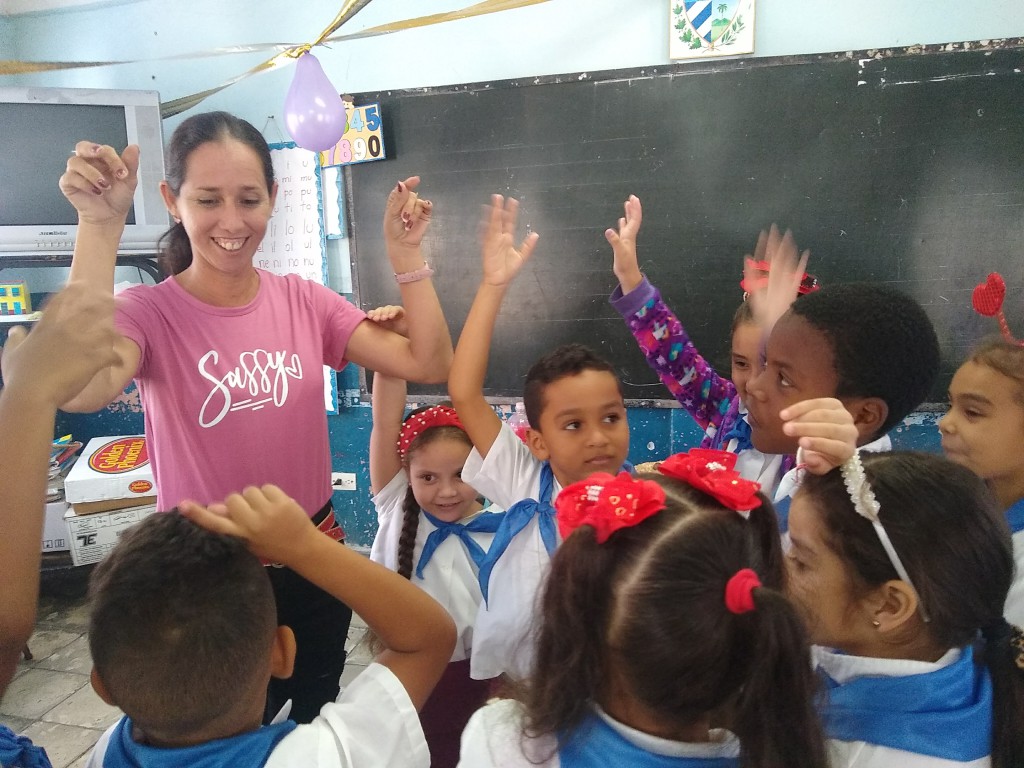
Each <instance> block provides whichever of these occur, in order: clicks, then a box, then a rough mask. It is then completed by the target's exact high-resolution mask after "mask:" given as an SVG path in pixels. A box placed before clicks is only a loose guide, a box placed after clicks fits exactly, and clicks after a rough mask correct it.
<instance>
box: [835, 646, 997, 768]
mask: <svg viewBox="0 0 1024 768" xmlns="http://www.w3.org/2000/svg"><path fill="white" fill-rule="evenodd" d="M821 676H822V678H823V679H824V682H825V685H826V688H827V690H826V691H825V692H824V694H823V696H822V699H821V701H820V702H819V711H820V713H821V715H822V719H823V721H824V724H825V732H826V733H827V734H828V736H829V738H832V739H838V740H840V741H863V742H867V743H868V744H876V745H878V746H882V747H889V748H891V749H901V750H903V751H905V752H913V753H914V754H918V755H928V756H930V757H941V758H945V759H947V760H957V761H961V762H969V761H971V760H980V759H981V758H983V757H987V756H988V755H989V754H990V753H991V751H992V680H991V678H990V677H989V673H988V670H987V669H985V668H983V667H980V666H976V665H975V663H974V654H973V651H972V649H971V647H970V646H968V647H967V648H964V649H963V651H962V652H961V654H960V659H959V660H957V661H956V662H954V663H953V664H950V665H949V666H948V667H943V668H942V669H937V670H935V671H934V672H926V673H924V674H920V675H906V676H904V677H881V676H876V675H871V676H865V677H861V678H857V679H856V680H851V681H849V682H847V683H843V684H839V683H836V682H835V681H834V680H832V678H830V677H829V676H828V675H827V674H825V673H824V672H821Z"/></svg>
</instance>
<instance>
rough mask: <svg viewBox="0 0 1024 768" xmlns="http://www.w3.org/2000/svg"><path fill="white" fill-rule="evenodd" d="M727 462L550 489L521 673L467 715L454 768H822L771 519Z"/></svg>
mask: <svg viewBox="0 0 1024 768" xmlns="http://www.w3.org/2000/svg"><path fill="white" fill-rule="evenodd" d="M735 463H736V455H735V454H732V453H727V452H723V451H712V450H702V449H694V450H693V451H691V452H690V453H689V454H678V455H676V456H672V457H670V458H669V459H666V460H665V461H664V462H662V463H661V464H660V465H659V471H658V472H650V473H641V474H640V475H638V477H637V478H632V477H630V476H629V475H628V474H626V473H621V474H619V475H618V476H617V477H613V476H611V475H608V474H596V475H592V476H590V477H589V478H587V479H586V480H583V481H580V482H577V483H574V484H572V485H570V486H568V487H566V488H565V489H563V490H562V492H561V494H559V496H558V498H557V499H556V501H555V506H556V508H557V521H558V525H559V528H560V531H561V533H562V536H563V537H564V542H563V543H562V545H561V546H560V547H559V548H558V550H556V552H555V554H554V556H553V557H552V560H551V571H550V575H549V577H548V579H547V583H546V587H545V590H544V594H543V601H542V605H541V623H540V627H539V632H538V645H537V654H536V660H535V665H534V670H533V674H532V676H531V677H530V679H529V681H528V682H527V683H526V684H525V686H524V688H523V690H522V692H521V695H520V696H519V697H518V699H516V700H504V701H496V702H492V703H490V704H488V705H487V706H486V707H484V708H483V709H481V710H480V711H479V712H477V713H476V714H475V715H474V716H473V718H472V719H471V720H470V722H469V725H468V726H467V728H466V732H465V733H464V734H463V743H462V761H461V763H460V765H462V766H466V767H467V768H469V767H470V766H472V768H487V767H488V766H504V767H508V768H516V767H518V766H523V767H524V768H525V767H526V766H546V768H558V766H561V767H562V768H588V767H589V766H606V765H615V766H619V765H628V766H640V767H642V766H647V765H655V766H663V767H665V768H667V767H668V766H679V768H683V767H684V766H685V767H686V768H698V767H701V766H706V767H707V768H711V767H712V766H713V767H715V768H730V767H736V768H738V766H740V765H743V766H744V767H745V768H769V767H771V768H777V767H778V766H801V768H819V767H823V766H825V765H826V761H825V746H824V741H823V738H822V735H821V731H820V726H819V723H818V720H817V718H816V716H815V713H814V708H813V703H812V696H813V691H814V676H813V672H812V669H811V665H810V652H809V648H808V645H807V642H806V639H805V634H804V630H803V626H802V624H801V622H800V620H799V618H798V617H797V614H796V612H795V611H794V610H793V608H792V606H791V605H790V603H789V602H788V601H787V600H786V599H785V598H784V597H783V595H782V594H781V593H780V592H779V588H780V586H781V582H782V568H783V566H782V552H781V543H780V542H781V539H780V536H779V530H778V527H777V523H776V517H775V513H774V511H773V510H772V507H771V504H770V503H768V501H767V500H766V499H765V497H764V496H763V495H762V494H761V493H760V490H759V489H760V486H759V485H758V484H757V483H756V482H752V481H749V480H745V479H743V478H742V477H740V475H739V473H737V472H736V471H735ZM716 726H724V727H716Z"/></svg>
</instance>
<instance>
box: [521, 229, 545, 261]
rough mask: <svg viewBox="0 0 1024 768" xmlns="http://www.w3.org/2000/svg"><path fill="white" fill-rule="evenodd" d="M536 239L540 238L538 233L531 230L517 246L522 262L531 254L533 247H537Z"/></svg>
mask: <svg viewBox="0 0 1024 768" xmlns="http://www.w3.org/2000/svg"><path fill="white" fill-rule="evenodd" d="M538 240H540V235H539V234H537V233H536V232H531V233H530V234H528V235H527V236H526V237H525V238H523V242H522V244H521V245H520V246H519V256H520V257H521V258H522V260H523V261H524V262H525V261H527V260H528V259H529V258H530V256H532V255H533V249H534V248H536V247H537V241H538Z"/></svg>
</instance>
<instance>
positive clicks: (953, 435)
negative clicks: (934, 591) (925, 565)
mask: <svg viewBox="0 0 1024 768" xmlns="http://www.w3.org/2000/svg"><path fill="white" fill-rule="evenodd" d="M939 432H940V433H941V435H942V450H943V452H944V453H945V454H946V457H947V458H949V459H950V460H951V461H955V462H956V463H957V464H962V465H963V466H965V467H967V468H968V469H971V470H973V471H974V472H975V473H976V474H977V475H978V476H979V477H981V478H982V479H983V480H985V482H986V483H987V484H988V487H989V488H990V489H991V491H992V493H993V495H994V496H995V499H996V502H997V504H998V505H999V508H1000V509H1001V510H1003V512H1005V514H1006V519H1007V522H1008V523H1009V524H1010V531H1011V532H1012V534H1013V553H1014V560H1015V561H1016V576H1015V578H1014V580H1013V586H1012V587H1010V592H1009V594H1008V595H1007V598H1006V610H1005V615H1006V618H1007V620H1008V621H1009V622H1010V623H1012V624H1016V625H1017V626H1024V452H1021V449H1020V448H1021V438H1022V436H1024V347H1021V345H1020V344H1019V343H1017V342H1012V341H1007V340H1005V339H1001V338H995V339H991V340H987V341H984V342H982V344H980V345H979V346H978V347H977V348H976V349H975V350H974V351H973V352H972V353H971V355H970V357H968V358H967V361H966V362H965V363H964V364H963V365H961V366H960V368H959V369H958V370H957V372H956V374H955V375H954V376H953V381H952V382H951V383H950V386H949V411H948V412H947V413H946V415H945V416H943V417H942V418H941V419H940V420H939Z"/></svg>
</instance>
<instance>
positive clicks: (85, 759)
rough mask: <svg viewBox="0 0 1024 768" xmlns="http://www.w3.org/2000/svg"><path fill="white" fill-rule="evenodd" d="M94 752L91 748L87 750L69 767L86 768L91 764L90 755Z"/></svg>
mask: <svg viewBox="0 0 1024 768" xmlns="http://www.w3.org/2000/svg"><path fill="white" fill-rule="evenodd" d="M91 753H92V750H91V749H88V750H86V752H85V754H84V755H82V756H81V757H80V758H78V759H77V760H75V762H73V763H72V764H71V765H69V766H68V768H85V766H86V765H88V764H89V755H90V754H91Z"/></svg>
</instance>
